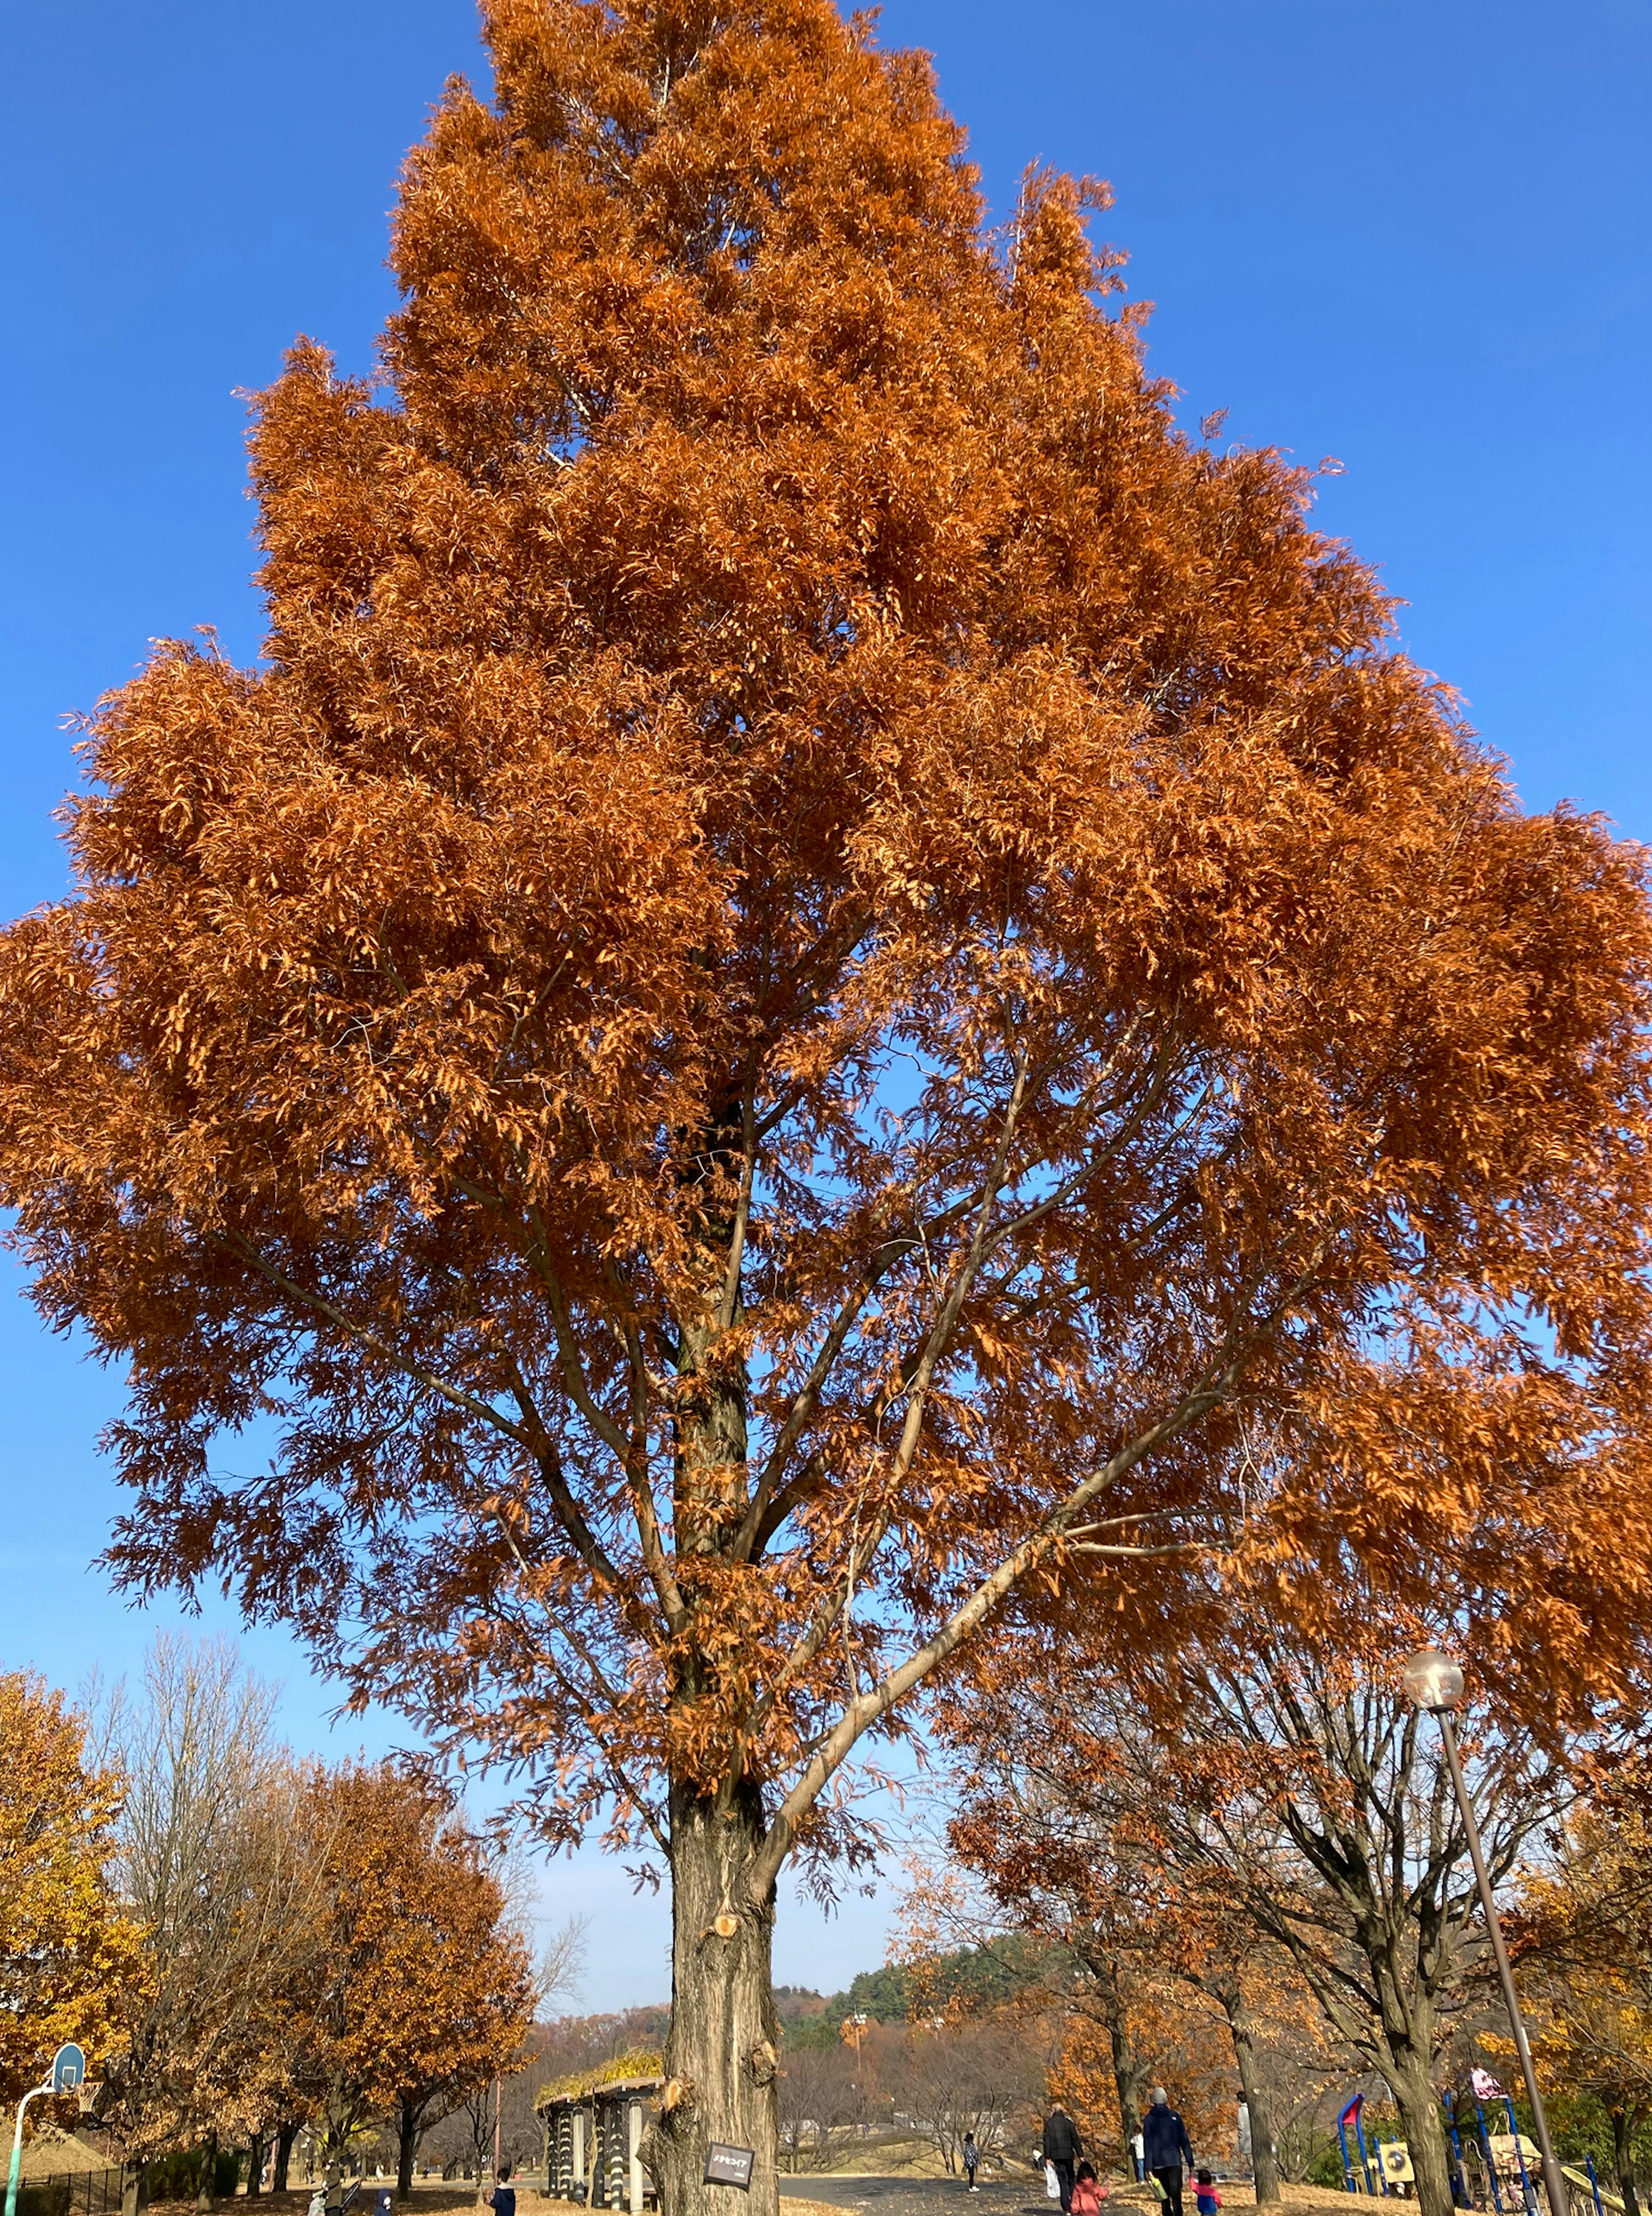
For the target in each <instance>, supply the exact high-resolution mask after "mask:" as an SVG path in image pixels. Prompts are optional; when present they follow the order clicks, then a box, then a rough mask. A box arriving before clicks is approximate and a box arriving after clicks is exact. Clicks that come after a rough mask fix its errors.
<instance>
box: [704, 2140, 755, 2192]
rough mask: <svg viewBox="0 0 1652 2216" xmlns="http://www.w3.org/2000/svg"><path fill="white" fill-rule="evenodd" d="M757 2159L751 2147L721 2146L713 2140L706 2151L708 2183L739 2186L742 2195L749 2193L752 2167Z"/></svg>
mask: <svg viewBox="0 0 1652 2216" xmlns="http://www.w3.org/2000/svg"><path fill="white" fill-rule="evenodd" d="M756 2159H757V2157H756V2154H755V2151H753V2149H751V2148H750V2147H737V2146H719V2145H718V2142H717V2141H716V2140H715V2139H713V2140H712V2143H711V2145H710V2146H708V2147H707V2148H706V2184H707V2185H737V2186H738V2187H739V2188H740V2190H741V2191H742V2193H749V2192H750V2190H751V2166H752V2164H753V2163H754V2162H755V2161H756Z"/></svg>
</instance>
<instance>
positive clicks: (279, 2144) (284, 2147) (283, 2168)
mask: <svg viewBox="0 0 1652 2216" xmlns="http://www.w3.org/2000/svg"><path fill="white" fill-rule="evenodd" d="M298 2136H299V2127H298V2126H297V2125H296V2124H283V2125H282V2126H281V2128H280V2131H279V2132H277V2133H276V2134H275V2167H274V2170H273V2171H272V2172H271V2174H270V2180H269V2189H270V2191H271V2192H272V2193H285V2192H286V2191H287V2171H288V2170H289V2169H290V2168H291V2167H292V2163H293V2140H294V2139H297V2137H298Z"/></svg>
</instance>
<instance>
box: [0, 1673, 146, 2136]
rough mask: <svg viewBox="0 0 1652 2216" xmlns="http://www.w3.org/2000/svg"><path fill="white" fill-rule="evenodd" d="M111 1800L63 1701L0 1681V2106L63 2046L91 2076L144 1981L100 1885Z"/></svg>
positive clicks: (133, 1942) (135, 1938) (24, 1676)
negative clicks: (130, 1993) (123, 2004)
mask: <svg viewBox="0 0 1652 2216" xmlns="http://www.w3.org/2000/svg"><path fill="white" fill-rule="evenodd" d="M119 1810H120V1787H119V1785H118V1783H117V1782H116V1780H115V1778H114V1776H113V1775H112V1774H111V1773H109V1772H108V1771H107V1770H99V1769H96V1767H94V1766H93V1765H92V1764H90V1763H89V1760H88V1757H87V1751H86V1729H85V1726H84V1724H83V1721H82V1720H81V1719H80V1717H79V1716H77V1714H75V1713H74V1711H73V1710H72V1709H71V1708H69V1707H68V1706H67V1705H66V1703H65V1700H64V1697H63V1696H62V1694H61V1693H59V1692H57V1691H55V1690H53V1689H52V1687H50V1686H48V1685H46V1684H44V1683H43V1681H42V1680H41V1679H40V1678H39V1677H35V1676H34V1675H33V1674H32V1673H29V1672H25V1671H11V1672H9V1674H8V1675H6V1676H3V1677H0V1997H3V2002H4V2005H3V2006H0V2101H4V2102H15V2100H16V2099H17V2098H18V2096H20V2095H21V2094H22V2092H23V2091H24V2090H26V2089H27V2088H28V2086H30V2085H37V2084H40V2081H41V2079H42V2077H43V2076H44V2075H45V2073H46V2071H47V2070H48V2069H49V2067H50V2065H51V2061H52V2055H53V2054H54V2053H56V2051H57V2049H58V2048H59V2047H60V2046H62V2045H63V2043H64V2042H65V2041H66V2040H73V2041H75V2042H76V2043H77V2045H78V2046H80V2047H83V2048H84V2049H85V2051H86V2055H87V2059H88V2060H89V2063H90V2064H91V2065H92V2067H93V2070H94V2071H96V2066H97V2065H98V2063H99V2061H100V2060H101V2059H102V2047H103V2045H104V2043H105V2041H106V2040H107V2037H108V2031H109V2027H110V2023H111V2022H112V2020H113V2017H114V2013H115V2010H116V2006H117V2003H118V2000H119V1998H120V1995H121V1994H122V1993H123V1992H124V1991H127V1990H129V1989H130V1988H131V1987H132V1986H133V1985H135V1984H136V1983H138V1982H139V1979H141V1975H142V1969H141V1959H140V1952H141V1940H142V1934H141V1932H140V1930H139V1926H138V1925H137V1924H134V1923H133V1921H132V1920H131V1919H130V1918H129V1917H126V1916H125V1915H123V1913H122V1912H121V1910H120V1905H119V1903H118V1901H117V1900H116V1899H115V1897H114V1891H113V1889H112V1887H111V1886H110V1884H109V1881H108V1860H109V1855H110V1851H111V1831H112V1827H113V1825H114V1819H115V1817H116V1815H117V1814H118V1813H119Z"/></svg>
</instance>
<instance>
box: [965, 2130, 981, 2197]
mask: <svg viewBox="0 0 1652 2216" xmlns="http://www.w3.org/2000/svg"><path fill="white" fill-rule="evenodd" d="M963 2154H964V2175H965V2177H967V2178H968V2179H969V2181H970V2190H971V2193H979V2191H980V2190H981V2188H980V2187H979V2186H978V2185H977V2183H976V2182H975V2173H976V2171H977V2170H978V2169H979V2168H980V2167H981V2150H980V2148H979V2147H978V2146H977V2145H976V2143H975V2133H973V2132H965V2134H964V2147H963Z"/></svg>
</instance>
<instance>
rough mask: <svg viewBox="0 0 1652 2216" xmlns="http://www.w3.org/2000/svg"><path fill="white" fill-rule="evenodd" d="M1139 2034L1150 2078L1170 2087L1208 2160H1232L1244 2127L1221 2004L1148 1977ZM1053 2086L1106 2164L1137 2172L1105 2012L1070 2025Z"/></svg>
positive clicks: (1139, 1996)
mask: <svg viewBox="0 0 1652 2216" xmlns="http://www.w3.org/2000/svg"><path fill="white" fill-rule="evenodd" d="M1130 2017H1131V2035H1132V2038H1133V2039H1134V2041H1135V2044H1136V2047H1137V2052H1138V2053H1139V2054H1140V2055H1141V2057H1142V2059H1143V2065H1144V2071H1143V2082H1144V2083H1145V2084H1148V2085H1162V2086H1163V2087H1164V2089H1165V2090H1166V2091H1167V2092H1168V2094H1169V2096H1170V2105H1171V2107H1172V2108H1174V2109H1176V2110H1177V2111H1178V2112H1179V2113H1180V2116H1181V2118H1182V2121H1184V2123H1186V2125H1187V2136H1188V2138H1189V2139H1191V2140H1192V2141H1193V2152H1194V2153H1195V2155H1196V2156H1197V2157H1198V2158H1199V2161H1200V2162H1202V2163H1203V2162H1208V2161H1209V2160H1211V2158H1212V2157H1222V2158H1230V2157H1231V2155H1232V2153H1233V2151H1234V2145H1235V2134H1236V2129H1237V2125H1238V2114H1239V2111H1238V2107H1237V2102H1238V2088H1237V2086H1236V2083H1235V2079H1234V2074H1233V2048H1232V2046H1231V2044H1230V2041H1229V2038H1228V2031H1227V2026H1226V2024H1225V2023H1224V2021H1223V2018H1222V2016H1221V2015H1220V2013H1219V2011H1217V2010H1215V2009H1213V2008H1211V2007H1210V2006H1209V2005H1207V2004H1204V2003H1202V2002H1200V2001H1199V2000H1196V1999H1194V1998H1193V1997H1191V1996H1190V1995H1189V1994H1188V1993H1187V1991H1186V1990H1185V1989H1183V1988H1180V1987H1178V1986H1177V1985H1176V1984H1175V1983H1174V1980H1173V1979H1169V1978H1163V1977H1161V1978H1148V1979H1143V1980H1142V1981H1141V1982H1140V1983H1139V1984H1137V1985H1135V1986H1134V1987H1133V1988H1132V1990H1131V2003H1130ZM1050 2092H1051V2096H1053V2097H1054V2098H1055V2099H1057V2100H1059V2101H1061V2102H1063V2104H1064V2105H1065V2107H1066V2108H1067V2111H1068V2113H1069V2114H1070V2115H1071V2116H1072V2118H1073V2120H1074V2121H1075V2122H1076V2124H1077V2126H1078V2128H1079V2135H1080V2137H1081V2138H1082V2139H1083V2141H1084V2145H1085V2147H1086V2149H1087V2151H1088V2152H1089V2154H1090V2156H1091V2158H1092V2159H1093V2160H1094V2161H1095V2162H1096V2164H1097V2167H1098V2168H1100V2166H1101V2164H1102V2163H1104V2162H1105V2163H1111V2164H1114V2165H1116V2166H1118V2167H1120V2168H1122V2169H1123V2170H1125V2172H1126V2174H1129V2173H1130V2150H1129V2148H1128V2147H1127V2146H1126V2145H1125V2137H1126V2134H1125V2132H1124V2130H1123V2128H1122V2127H1121V2125H1120V2121H1119V2090H1118V2084H1117V2080H1116V2078H1115V2077H1114V2074H1113V2046H1112V2039H1111V2035H1110V2033H1109V2029H1108V2027H1107V2025H1106V2022H1105V2021H1104V2020H1103V2019H1102V2017H1101V2016H1099V2015H1097V2014H1096V2013H1094V2011H1093V2010H1088V2009H1085V2008H1076V2009H1074V2010H1072V2012H1071V2014H1070V2015H1069V2016H1068V2018H1067V2021H1066V2023H1065V2024H1064V2026H1063V2031H1062V2038H1061V2045H1060V2047H1059V2050H1058V2052H1057V2057H1056V2060H1055V2063H1054V2065H1053V2066H1052V2067H1051V2071H1050Z"/></svg>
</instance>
